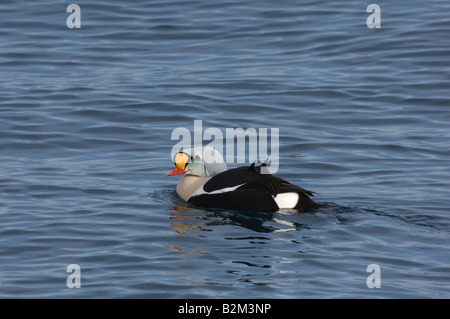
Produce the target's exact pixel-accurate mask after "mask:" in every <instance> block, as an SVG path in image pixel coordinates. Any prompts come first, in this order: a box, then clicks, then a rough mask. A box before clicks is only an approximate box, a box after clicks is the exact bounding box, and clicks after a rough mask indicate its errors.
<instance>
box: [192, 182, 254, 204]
mask: <svg viewBox="0 0 450 319" xmlns="http://www.w3.org/2000/svg"><path fill="white" fill-rule="evenodd" d="M244 184H245V183H242V184H240V185H237V186H231V187H225V188H221V189H217V190H215V191H212V192H209V193H208V192H206V191H205V190H204V189H203V186H202V187H200V188H199V189H198V190H197V191H196V192H195V193H194V194H192V195H191V196H190V197H189V198H191V197H194V196H200V195H203V194H206V195H215V194H222V193H227V192H233V191H235V190H236V189H238V188H239V187H241V186H242V185H244ZM188 200H189V199H188Z"/></svg>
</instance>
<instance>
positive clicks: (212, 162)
mask: <svg viewBox="0 0 450 319" xmlns="http://www.w3.org/2000/svg"><path fill="white" fill-rule="evenodd" d="M173 162H174V164H175V168H174V169H173V170H172V171H170V172H168V173H167V174H166V176H170V175H179V174H188V175H194V176H199V177H211V176H214V175H216V174H218V173H220V172H223V171H225V170H226V169H227V164H226V163H225V161H224V159H223V157H222V155H220V153H219V152H218V151H217V150H215V149H214V148H212V147H204V148H194V149H187V150H184V151H183V152H178V153H176V154H175V156H174V159H173Z"/></svg>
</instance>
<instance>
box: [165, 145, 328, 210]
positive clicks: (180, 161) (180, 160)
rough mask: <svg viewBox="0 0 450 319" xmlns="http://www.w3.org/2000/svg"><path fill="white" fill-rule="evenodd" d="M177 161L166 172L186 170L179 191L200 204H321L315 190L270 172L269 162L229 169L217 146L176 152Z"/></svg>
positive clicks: (266, 206)
mask: <svg viewBox="0 0 450 319" xmlns="http://www.w3.org/2000/svg"><path fill="white" fill-rule="evenodd" d="M174 163H175V168H174V169H173V170H172V171H170V172H168V173H167V174H166V176H169V175H178V174H184V176H183V177H182V178H181V179H180V181H179V182H178V184H177V187H176V191H177V194H178V195H179V196H180V197H181V198H182V199H183V200H185V201H186V202H188V203H190V204H193V205H194V206H197V207H203V208H223V209H236V210H239V209H243V210H258V211H267V210H278V209H282V208H291V209H296V210H299V211H308V210H311V209H315V208H319V207H321V205H319V204H317V203H315V202H314V201H313V200H312V199H311V198H310V196H311V197H312V196H314V195H313V192H312V191H309V190H306V189H304V188H301V187H299V186H296V185H293V184H291V183H289V182H288V181H286V180H284V179H282V178H279V177H276V176H274V175H272V174H270V173H269V171H268V169H267V168H266V162H265V163H263V164H261V165H260V166H255V163H253V164H251V165H250V166H245V167H238V168H234V169H230V170H227V165H226V163H225V161H224V159H223V157H222V155H220V153H219V152H218V151H217V150H215V149H214V148H212V147H204V148H202V147H198V148H194V149H185V150H183V151H182V152H179V153H176V154H175V156H174Z"/></svg>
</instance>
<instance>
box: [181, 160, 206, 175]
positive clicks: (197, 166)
mask: <svg viewBox="0 0 450 319" xmlns="http://www.w3.org/2000/svg"><path fill="white" fill-rule="evenodd" d="M184 170H185V171H186V172H187V174H189V175H195V176H200V177H209V175H208V173H207V172H206V167H205V165H204V164H203V162H201V161H198V160H197V162H196V161H195V160H193V161H192V162H191V163H189V164H188V165H187V166H186V168H185V169H184Z"/></svg>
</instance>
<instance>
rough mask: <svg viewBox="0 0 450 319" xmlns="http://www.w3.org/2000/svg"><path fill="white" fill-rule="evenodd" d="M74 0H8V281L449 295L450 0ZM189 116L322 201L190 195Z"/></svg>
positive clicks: (9, 285) (65, 293)
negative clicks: (266, 154) (239, 135)
mask: <svg viewBox="0 0 450 319" xmlns="http://www.w3.org/2000/svg"><path fill="white" fill-rule="evenodd" d="M70 3H71V2H67V1H8V0H3V1H2V3H1V4H0V133H1V134H0V297H1V298H21V297H26V298H133V297H134V298H449V297H450V254H449V248H450V241H449V230H450V216H449V213H450V205H449V202H448V201H449V197H450V191H449V189H450V164H449V163H450V93H449V92H450V37H449V30H450V18H449V17H450V5H449V3H448V1H444V0H442V1H439V0H431V1H426V2H424V1H411V0H408V1H395V2H393V1H381V0H380V1H378V2H377V4H379V5H380V7H381V28H378V29H375V28H374V29H369V28H368V27H367V25H366V19H367V17H368V16H369V13H366V8H367V6H368V5H369V4H370V3H372V2H366V3H364V2H361V1H356V0H351V1H328V2H326V1H316V0H310V1H232V0H230V1H184V0H179V1H133V2H127V1H123V0H122V1H119V0H117V1H95V4H94V3H93V2H86V1H83V2H76V3H77V4H78V5H79V6H80V8H81V28H79V29H76V28H74V29H69V28H68V27H67V25H66V19H67V17H68V16H69V13H67V12H66V8H67V6H68V4H70ZM194 120H202V123H203V128H204V129H206V128H208V127H215V128H218V129H220V130H221V131H222V132H225V130H226V128H237V127H242V128H249V127H253V128H269V129H270V128H279V130H280V139H279V141H280V167H279V170H278V172H277V175H278V176H281V177H283V178H286V179H288V180H289V181H291V182H292V183H294V184H298V185H300V186H302V187H305V188H307V189H311V190H313V191H316V192H317V193H318V195H316V196H315V200H316V201H317V202H319V203H321V204H325V205H327V208H324V209H320V210H317V211H315V212H314V213H311V214H298V213H295V212H293V211H278V212H274V213H261V212H254V213H249V212H237V211H228V210H227V211H224V210H204V209H196V208H192V207H187V206H186V205H185V204H184V203H183V202H182V201H180V199H179V198H178V197H177V195H176V193H175V185H176V183H177V181H178V178H177V177H165V176H164V174H165V173H166V172H167V171H168V170H170V169H172V167H173V163H172V161H171V157H170V152H171V149H172V147H173V146H174V144H175V143H176V142H177V141H174V140H171V133H172V131H173V130H174V129H175V128H177V127H185V128H187V129H189V130H191V131H192V130H193V124H194ZM236 166H238V164H236V163H229V167H236ZM70 264H77V265H79V267H80V271H81V273H80V274H81V275H80V279H81V288H79V289H77V288H73V289H69V288H68V287H67V285H66V280H67V277H68V276H69V275H70V274H71V273H68V272H67V271H66V269H67V266H68V265H70ZM370 264H377V265H379V267H380V270H381V273H380V277H379V278H380V282H381V286H380V288H368V286H367V284H366V280H367V277H368V276H369V275H371V273H370V272H367V271H366V269H367V266H368V265H370Z"/></svg>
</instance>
